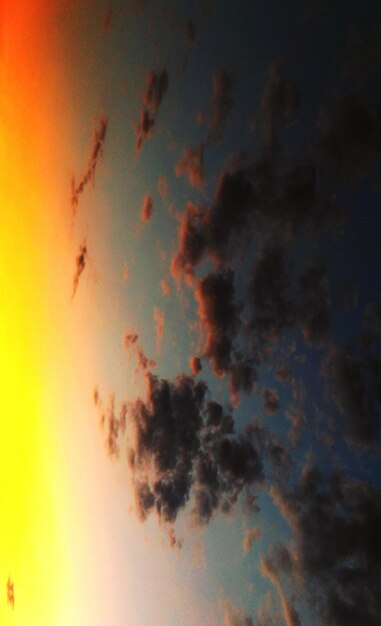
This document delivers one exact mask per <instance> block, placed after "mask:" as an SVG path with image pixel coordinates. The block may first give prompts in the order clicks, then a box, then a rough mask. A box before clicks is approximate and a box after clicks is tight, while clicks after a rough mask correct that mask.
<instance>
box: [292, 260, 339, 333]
mask: <svg viewBox="0 0 381 626" xmlns="http://www.w3.org/2000/svg"><path fill="white" fill-rule="evenodd" d="M299 291H300V300H299V304H298V307H297V308H298V310H297V317H298V318H299V320H300V323H301V325H302V329H303V335H304V338H305V340H306V341H307V342H308V343H310V344H313V345H319V344H321V343H322V342H324V341H326V340H327V338H328V334H329V330H330V325H331V320H330V313H329V311H330V298H329V291H328V280H327V275H326V270H325V268H324V267H323V266H322V265H315V266H312V267H310V268H308V269H307V270H306V271H305V272H304V274H303V275H302V276H301V278H300V286H299Z"/></svg>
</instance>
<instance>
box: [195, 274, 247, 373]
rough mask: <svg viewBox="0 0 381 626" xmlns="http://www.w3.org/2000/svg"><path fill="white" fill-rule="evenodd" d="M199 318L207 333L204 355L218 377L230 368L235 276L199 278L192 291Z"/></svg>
mask: <svg viewBox="0 0 381 626" xmlns="http://www.w3.org/2000/svg"><path fill="white" fill-rule="evenodd" d="M195 297H196V300H197V302H198V307H199V308H198V315H199V319H200V323H201V325H202V329H203V331H204V332H205V333H206V340H205V345H204V356H205V357H206V358H207V359H208V360H210V361H211V363H212V367H213V370H214V372H215V374H216V375H217V376H222V375H223V373H224V372H227V371H228V370H229V369H230V365H231V353H232V347H233V345H232V344H233V339H234V337H235V334H236V331H237V329H236V302H235V293H234V275H233V272H231V271H226V272H216V273H213V274H209V275H208V276H206V277H204V278H202V279H201V281H200V282H199V283H198V285H197V287H196V289H195Z"/></svg>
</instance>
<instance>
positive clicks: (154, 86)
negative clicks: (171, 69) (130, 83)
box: [144, 67, 168, 115]
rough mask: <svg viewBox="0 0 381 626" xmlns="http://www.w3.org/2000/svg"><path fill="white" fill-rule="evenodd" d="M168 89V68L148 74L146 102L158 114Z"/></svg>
mask: <svg viewBox="0 0 381 626" xmlns="http://www.w3.org/2000/svg"><path fill="white" fill-rule="evenodd" d="M167 89H168V73H167V70H166V68H165V67H164V68H162V69H161V70H158V71H156V72H154V71H153V70H150V71H149V72H148V74H147V83H146V90H145V92H144V104H145V106H146V107H147V109H151V110H152V112H153V113H154V114H155V115H156V114H157V112H158V110H159V106H160V104H161V101H162V99H163V97H164V95H165V93H166V91H167Z"/></svg>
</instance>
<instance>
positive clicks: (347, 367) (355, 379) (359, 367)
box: [322, 347, 381, 446]
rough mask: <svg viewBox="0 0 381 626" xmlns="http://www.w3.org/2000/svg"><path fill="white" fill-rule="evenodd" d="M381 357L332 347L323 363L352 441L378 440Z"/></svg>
mask: <svg viewBox="0 0 381 626" xmlns="http://www.w3.org/2000/svg"><path fill="white" fill-rule="evenodd" d="M380 371H381V360H380V359H379V358H378V357H372V356H371V355H370V354H367V351H365V352H364V351H363V353H362V354H361V355H358V356H355V355H354V354H351V352H350V351H349V349H345V348H338V347H333V348H332V349H331V350H329V351H328V353H327V356H326V358H325V360H324V361H323V363H322V374H323V376H324V378H325V381H326V387H327V390H328V393H329V394H330V397H331V398H332V400H333V402H334V404H335V405H336V407H337V408H338V410H339V412H340V414H341V417H342V425H343V430H344V436H345V438H346V439H347V441H348V442H349V443H352V444H356V445H359V446H368V445H370V444H371V443H372V442H375V441H377V440H379V437H380V426H381V411H380V408H379V403H380V396H381V394H380V389H379V373H380Z"/></svg>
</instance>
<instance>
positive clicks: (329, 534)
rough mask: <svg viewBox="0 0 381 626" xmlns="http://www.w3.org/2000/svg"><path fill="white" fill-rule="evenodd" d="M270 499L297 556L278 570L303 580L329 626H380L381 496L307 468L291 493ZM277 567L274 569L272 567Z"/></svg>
mask: <svg viewBox="0 0 381 626" xmlns="http://www.w3.org/2000/svg"><path fill="white" fill-rule="evenodd" d="M272 495H273V498H274V501H275V503H276V504H277V505H278V506H279V508H280V510H281V512H282V514H283V515H284V517H285V519H286V520H287V521H288V523H289V525H290V527H291V529H292V530H293V532H294V548H293V550H294V553H293V552H289V554H288V557H287V559H283V561H282V559H278V561H277V563H276V571H277V572H278V575H279V574H280V572H285V573H289V572H291V573H292V574H293V576H295V579H296V580H301V581H303V585H305V588H306V591H307V593H308V597H309V598H310V601H311V603H312V605H313V607H314V609H315V610H316V611H317V614H318V616H319V617H320V619H321V620H322V622H323V623H324V624H327V626H344V625H346V626H352V625H353V626H357V625H358V624H367V625H369V626H376V625H377V624H379V622H380V619H381V598H380V592H379V581H380V577H381V566H380V563H381V558H380V557H381V541H380V533H379V528H380V523H381V493H380V491H379V489H378V488H377V487H376V486H374V485H372V484H368V483H364V482H362V481H360V480H358V479H355V478H352V477H350V476H346V475H344V474H343V473H342V472H340V471H337V472H334V473H333V474H331V475H330V476H328V477H326V476H323V474H322V473H321V472H320V470H319V469H318V468H317V467H316V466H315V465H308V466H306V467H305V468H304V470H303V472H302V473H301V475H300V480H299V483H298V484H297V486H296V488H294V489H292V490H289V491H287V490H284V489H280V488H273V489H272ZM274 567H275V566H274Z"/></svg>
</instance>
